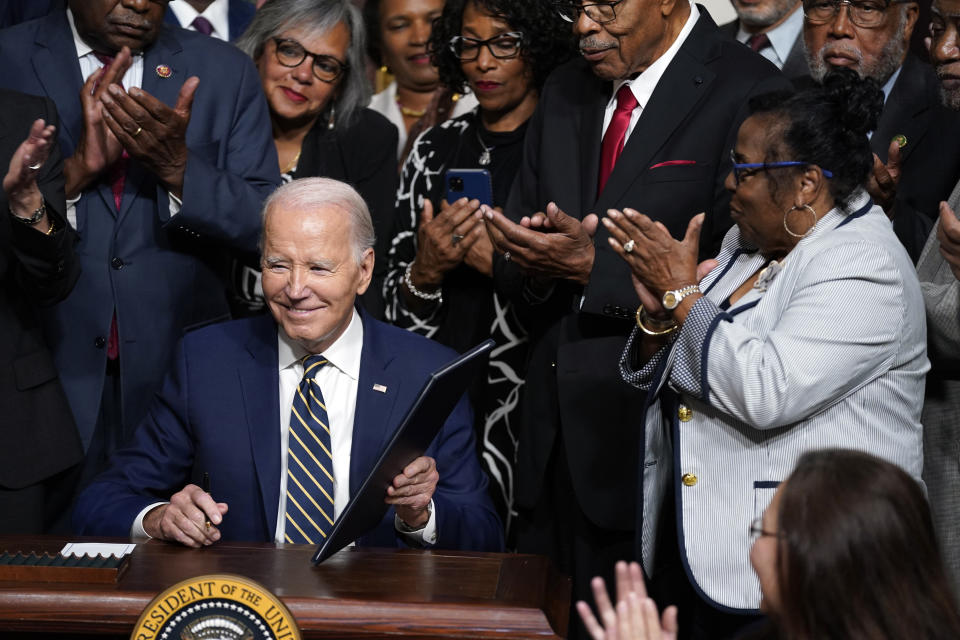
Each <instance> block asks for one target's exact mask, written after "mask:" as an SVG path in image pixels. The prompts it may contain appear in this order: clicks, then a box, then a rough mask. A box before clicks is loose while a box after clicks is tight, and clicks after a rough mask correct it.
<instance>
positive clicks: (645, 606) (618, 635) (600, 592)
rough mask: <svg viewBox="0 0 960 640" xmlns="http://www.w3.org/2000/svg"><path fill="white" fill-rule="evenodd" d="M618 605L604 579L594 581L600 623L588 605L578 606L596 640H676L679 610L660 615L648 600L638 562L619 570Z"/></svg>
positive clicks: (671, 608)
mask: <svg viewBox="0 0 960 640" xmlns="http://www.w3.org/2000/svg"><path fill="white" fill-rule="evenodd" d="M616 580H617V604H616V607H614V605H613V603H611V602H610V596H609V595H607V587H606V585H604V583H603V578H599V577H598V578H594V579H593V581H592V582H591V583H590V586H591V587H593V598H594V600H596V605H597V613H598V615H599V618H600V620H599V621H598V620H597V618H596V617H594V615H593V611H591V610H590V605H588V604H587V603H586V602H584V601H582V600H581V601H579V602H577V613H579V614H580V619H581V620H583V624H584V625H585V626H586V627H587V631H588V632H589V633H590V636H591V637H592V638H593V639H594V640H676V637H677V608H676V607H667V608H666V609H665V610H664V612H663V617H660V616H658V615H657V605H656V603H655V602H654V601H653V600H652V599H650V598H649V597H647V587H646V585H645V584H644V582H643V572H642V571H641V570H640V565H639V564H637V563H636V562H631V563H630V564H627V563H626V562H618V563H617V566H616Z"/></svg>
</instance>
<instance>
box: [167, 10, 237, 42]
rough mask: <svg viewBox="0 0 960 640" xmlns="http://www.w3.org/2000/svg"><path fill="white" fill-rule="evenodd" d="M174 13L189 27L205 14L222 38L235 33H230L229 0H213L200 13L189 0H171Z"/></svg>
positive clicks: (183, 24) (229, 36) (227, 38)
mask: <svg viewBox="0 0 960 640" xmlns="http://www.w3.org/2000/svg"><path fill="white" fill-rule="evenodd" d="M168 6H169V7H170V10H171V11H173V15H175V16H177V22H179V23H180V25H181V26H182V27H183V28H184V29H187V28H189V27H190V25H191V24H192V23H193V20H194V19H195V18H196V17H197V16H203V17H204V18H206V19H207V20H209V21H210V25H211V26H212V27H213V34H211V35H215V36H217V37H218V38H220V39H221V40H229V39H230V38H232V37H233V36H235V35H239V34H234V33H230V3H229V0H213V2H211V3H210V5H209V6H208V7H207V8H206V9H204V10H203V12H202V13H198V12H197V10H196V9H194V8H193V7H192V6H190V3H189V2H187V0H170V4H169V5H168Z"/></svg>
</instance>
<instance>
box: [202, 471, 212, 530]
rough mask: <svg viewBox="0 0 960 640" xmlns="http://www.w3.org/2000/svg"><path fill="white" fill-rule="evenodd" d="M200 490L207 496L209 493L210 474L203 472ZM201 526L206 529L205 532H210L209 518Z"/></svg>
mask: <svg viewBox="0 0 960 640" xmlns="http://www.w3.org/2000/svg"><path fill="white" fill-rule="evenodd" d="M201 489H203V492H204V493H207V494H209V493H210V474H209V473H207V472H206V471H204V472H203V486H202V487H201ZM203 526H204V527H205V528H206V529H207V531H209V530H210V526H211V525H210V516H207V519H206V521H205V522H204V523H203Z"/></svg>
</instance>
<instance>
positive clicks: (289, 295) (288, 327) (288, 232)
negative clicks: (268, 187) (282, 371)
mask: <svg viewBox="0 0 960 640" xmlns="http://www.w3.org/2000/svg"><path fill="white" fill-rule="evenodd" d="M351 224H352V223H351V221H350V217H349V214H347V213H346V212H345V211H343V210H342V209H340V208H339V207H335V206H327V207H321V208H309V207H297V206H291V205H285V204H284V203H283V202H282V201H279V202H277V203H275V204H274V205H273V206H272V207H271V209H270V211H269V212H268V213H267V216H266V220H265V221H264V229H263V258H262V261H261V266H262V267H263V295H264V298H266V301H267V305H268V306H269V307H270V313H271V314H273V317H274V319H275V320H276V321H277V324H278V325H280V327H281V328H282V329H283V331H284V332H285V333H286V334H287V335H288V336H289V337H290V338H291V339H293V340H294V341H295V342H297V343H298V344H300V345H301V346H302V347H303V348H305V349H306V350H307V351H308V352H310V353H322V352H323V351H324V350H326V349H327V348H328V347H329V346H330V345H332V344H333V343H334V342H335V341H336V340H337V338H339V337H340V336H341V335H342V334H343V332H344V331H345V330H346V328H347V326H348V325H349V324H350V318H351V316H352V314H353V303H354V300H355V299H356V297H357V296H358V295H360V294H362V293H363V292H364V291H366V290H367V287H368V286H369V284H370V278H371V276H372V275H373V249H367V250H366V251H364V252H363V254H362V256H361V259H360V260H359V261H358V260H357V257H358V256H357V253H356V251H355V250H354V243H353V241H352V235H351V231H352V229H351Z"/></svg>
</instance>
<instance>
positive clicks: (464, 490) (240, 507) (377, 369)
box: [74, 313, 503, 551]
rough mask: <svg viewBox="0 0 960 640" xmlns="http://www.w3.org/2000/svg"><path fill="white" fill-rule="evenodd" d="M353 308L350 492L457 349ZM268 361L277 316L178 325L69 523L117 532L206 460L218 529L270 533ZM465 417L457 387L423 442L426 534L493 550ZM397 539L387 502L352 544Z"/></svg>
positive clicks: (497, 539)
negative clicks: (428, 501) (187, 327)
mask: <svg viewBox="0 0 960 640" xmlns="http://www.w3.org/2000/svg"><path fill="white" fill-rule="evenodd" d="M361 317H362V321H363V351H362V359H361V365H360V376H359V383H358V391H357V394H358V396H357V403H356V415H355V417H354V424H353V445H352V450H351V456H350V493H351V495H352V494H353V493H354V491H355V490H356V489H357V488H359V486H360V483H361V482H363V480H364V478H365V477H366V476H367V474H368V473H369V472H370V471H371V470H372V468H373V465H374V463H375V462H376V459H377V457H378V456H379V455H380V453H381V451H382V449H383V447H384V445H385V444H386V443H387V442H388V440H389V438H390V436H391V435H393V432H394V431H395V430H396V428H397V427H398V426H399V424H400V420H401V419H402V418H403V416H404V414H405V413H406V411H407V409H408V408H409V407H410V406H411V405H412V404H413V401H414V400H415V399H416V397H417V393H418V392H419V391H420V388H421V387H422V386H423V383H424V382H425V381H426V378H427V376H428V375H429V374H430V373H431V372H432V371H433V370H434V369H436V368H437V367H439V366H441V365H442V364H444V363H446V362H449V361H450V360H451V359H453V358H454V357H455V356H456V354H455V353H454V352H453V351H451V350H450V349H447V348H446V347H443V346H441V345H439V344H437V343H435V342H432V341H430V340H427V339H426V338H422V337H420V336H416V335H414V334H411V333H409V332H407V331H404V330H402V329H398V328H396V327H391V326H389V325H386V324H383V323H382V322H379V321H377V320H374V319H372V318H371V317H370V316H369V315H367V314H365V313H363V314H362V315H361ZM277 372H278V366H277V326H276V324H275V323H274V321H273V318H271V317H269V316H260V317H256V318H249V319H245V320H238V321H234V322H230V323H226V324H219V325H215V326H212V327H206V328H204V329H200V330H198V331H195V332H191V333H189V334H187V335H186V336H185V337H184V339H183V343H182V345H181V347H180V348H179V349H178V351H177V354H176V358H175V362H174V367H173V369H172V370H171V372H170V375H169V376H168V378H167V380H166V382H165V383H164V385H163V388H162V390H161V391H160V394H159V396H158V398H157V400H156V401H155V402H154V403H153V405H152V406H151V409H150V412H149V414H148V415H147V418H146V420H145V421H144V423H143V424H142V425H141V426H140V428H139V429H137V431H136V434H135V436H134V438H133V440H132V442H131V445H130V447H129V448H126V449H123V450H121V451H119V452H117V454H116V455H115V456H114V457H113V458H112V459H111V466H110V469H109V470H108V471H107V472H106V473H104V474H103V475H102V476H100V477H99V478H97V480H96V481H95V482H94V483H93V484H92V485H90V486H89V487H88V488H87V489H86V490H85V491H84V492H83V494H81V496H80V498H79V499H78V500H77V507H76V511H75V513H74V524H75V526H76V530H77V532H78V533H79V534H82V535H98V536H104V535H109V536H124V535H127V534H128V532H129V531H130V527H131V525H132V524H133V521H134V519H135V518H136V516H137V514H138V513H139V512H140V511H141V510H142V509H144V508H145V507H147V506H148V505H150V504H151V503H153V502H156V501H157V500H158V499H159V500H167V499H169V497H170V496H171V495H172V494H173V493H174V492H176V491H179V490H180V489H181V488H183V486H184V485H186V484H187V483H188V482H191V481H192V482H194V483H196V482H198V481H199V478H200V476H201V475H202V473H203V472H204V471H207V472H209V474H210V477H211V479H212V484H213V494H214V496H215V497H216V499H217V500H218V501H223V502H227V503H228V504H229V505H230V510H229V512H228V513H227V515H226V516H225V517H224V520H223V524H222V525H221V527H220V530H221V533H222V535H223V539H224V540H247V541H263V542H270V541H272V540H273V538H274V530H275V528H276V524H277V505H278V504H279V499H280V476H281V469H280V431H279V429H278V416H279V415H280V414H279V402H280V401H279V391H278V388H279V380H278V373H277ZM374 385H383V386H385V387H386V392H384V393H381V392H379V391H375V390H374V389H373V387H374ZM287 411H288V412H289V409H288V410H287ZM471 419H472V416H471V411H470V406H469V404H468V403H467V400H466V396H464V398H462V399H461V401H460V402H459V403H458V404H457V406H456V408H455V409H454V410H453V413H452V414H451V415H450V417H449V418H448V419H447V422H446V424H445V425H444V427H443V429H442V430H441V432H440V434H439V435H438V436H437V438H436V439H435V440H434V442H433V443H432V444H431V446H430V448H429V449H428V450H427V452H426V454H425V455H428V456H431V457H433V458H434V459H435V460H436V461H437V470H438V471H439V473H440V483H439V485H438V486H437V491H436V492H435V493H434V496H433V500H434V505H435V507H436V514H437V533H438V539H437V544H436V546H437V547H441V548H447V549H469V550H478V551H499V550H500V549H501V548H502V546H503V534H502V528H501V525H500V521H499V519H498V517H497V515H496V512H495V511H494V509H493V505H492V504H491V502H490V499H489V498H488V497H487V494H486V486H487V479H486V476H484V475H483V472H482V470H481V469H480V464H479V461H478V460H477V455H476V452H475V448H474V447H475V444H474V440H473V431H472V429H471V424H472V423H471ZM401 539H402V538H400V537H399V536H398V534H397V533H396V531H395V528H394V524H393V508H391V509H389V511H388V513H387V515H386V517H385V518H384V520H383V521H382V522H381V524H380V525H379V526H378V527H377V528H376V529H375V530H374V531H371V532H370V533H369V534H368V535H366V536H364V537H363V538H361V540H360V544H363V545H366V546H397V545H399V544H401V542H400V541H401Z"/></svg>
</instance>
